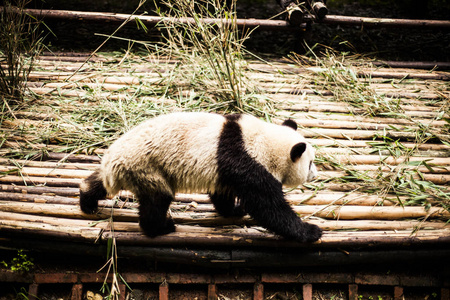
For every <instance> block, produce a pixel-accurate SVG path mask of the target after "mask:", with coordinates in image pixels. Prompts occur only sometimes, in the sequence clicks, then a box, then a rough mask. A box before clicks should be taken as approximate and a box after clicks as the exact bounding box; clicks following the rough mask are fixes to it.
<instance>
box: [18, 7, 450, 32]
mask: <svg viewBox="0 0 450 300" xmlns="http://www.w3.org/2000/svg"><path fill="white" fill-rule="evenodd" d="M23 11H24V13H27V14H30V15H33V16H35V17H37V18H47V19H64V20H76V21H81V20H83V21H92V22H105V23H123V22H133V23H134V21H135V20H136V19H139V20H140V21H141V22H143V23H144V24H146V25H156V24H157V23H159V22H165V23H167V22H168V23H183V24H195V22H196V21H195V20H194V19H193V18H177V19H173V18H166V17H156V16H136V15H129V14H118V13H100V12H82V11H66V10H40V9H24V10H23ZM304 19H305V20H308V21H315V22H317V23H319V24H327V25H347V26H362V27H366V28H392V27H402V28H430V29H450V22H449V21H440V20H409V19H387V18H368V17H352V16H336V15H326V16H324V17H323V18H320V19H317V18H316V17H315V16H314V15H305V16H304ZM201 22H203V23H206V24H220V23H225V24H228V23H230V20H223V19H210V18H204V19H202V20H201ZM235 23H236V25H237V26H238V27H243V28H254V27H259V28H261V29H265V30H280V29H282V30H292V28H294V29H295V28H296V27H293V26H291V25H290V24H289V22H287V21H284V20H283V21H281V20H279V21H278V20H256V19H249V20H246V19H236V20H235ZM298 28H300V27H298Z"/></svg>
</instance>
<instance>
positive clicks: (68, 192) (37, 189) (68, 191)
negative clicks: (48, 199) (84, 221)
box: [0, 184, 80, 197]
mask: <svg viewBox="0 0 450 300" xmlns="http://www.w3.org/2000/svg"><path fill="white" fill-rule="evenodd" d="M0 191H3V192H7V193H20V194H42V195H47V196H54V195H56V196H65V197H78V196H79V195H80V191H79V189H78V188H70V187H62V188H59V187H47V186H17V185H6V184H2V185H0Z"/></svg>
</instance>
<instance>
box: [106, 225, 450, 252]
mask: <svg viewBox="0 0 450 300" xmlns="http://www.w3.org/2000/svg"><path fill="white" fill-rule="evenodd" d="M449 233H450V231H449V230H445V229H444V230H433V231H419V232H417V233H415V234H414V235H411V231H392V232H390V231H382V232H377V231H371V232H368V231H362V232H325V234H324V235H323V236H322V238H321V239H320V240H319V241H318V242H316V243H313V244H309V243H308V244H303V245H302V244H300V243H298V242H295V241H286V240H283V239H282V238H280V237H276V236H274V235H272V234H262V233H253V232H252V233H247V234H245V235H244V234H242V235H237V234H233V235H228V234H215V235H211V234H200V233H197V234H191V233H188V232H180V233H171V234H168V235H165V236H160V237H156V238H147V237H145V236H143V235H142V234H141V233H135V232H116V233H114V234H112V233H110V232H104V233H103V238H102V240H107V239H109V238H112V237H113V236H114V237H115V238H116V240H117V242H118V243H120V244H122V245H172V246H174V245H184V246H185V245H209V246H229V245H239V246H252V247H269V248H272V247H279V246H280V245H283V247H301V246H305V247H309V248H314V247H321V248H322V247H323V248H325V247H356V246H362V247H374V246H388V245H389V246H405V245H410V246H411V245H424V244H430V245H436V244H437V243H442V244H446V243H449V242H450V235H449ZM274 241H276V243H275V242H274Z"/></svg>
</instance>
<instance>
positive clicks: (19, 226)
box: [0, 220, 102, 242]
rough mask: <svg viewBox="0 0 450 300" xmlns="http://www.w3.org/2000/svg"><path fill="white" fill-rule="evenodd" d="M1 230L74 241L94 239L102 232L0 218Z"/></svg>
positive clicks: (100, 230) (91, 240) (92, 229)
mask: <svg viewBox="0 0 450 300" xmlns="http://www.w3.org/2000/svg"><path fill="white" fill-rule="evenodd" d="M0 231H1V232H14V233H16V234H18V233H19V234H26V235H32V236H36V235H43V236H51V237H55V238H64V239H70V240H74V241H80V240H81V241H90V242H94V241H96V240H97V239H98V238H99V237H100V235H101V232H102V229H99V228H89V227H87V228H86V227H75V226H61V225H59V226H53V225H50V224H42V223H33V222H28V221H17V220H14V221H10V220H0Z"/></svg>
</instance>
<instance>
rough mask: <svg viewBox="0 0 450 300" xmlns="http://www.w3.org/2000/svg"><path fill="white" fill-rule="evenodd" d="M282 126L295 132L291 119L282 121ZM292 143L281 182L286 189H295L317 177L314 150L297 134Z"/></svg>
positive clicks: (294, 124)
mask: <svg viewBox="0 0 450 300" xmlns="http://www.w3.org/2000/svg"><path fill="white" fill-rule="evenodd" d="M282 125H283V126H288V127H291V128H292V129H293V130H294V131H296V130H297V123H295V121H294V120H292V119H288V120H286V121H284V122H283V124H282ZM293 143H294V144H293V145H292V146H291V148H290V150H289V159H288V160H289V163H288V164H287V168H286V169H285V174H284V176H283V182H282V183H283V185H284V186H286V187H296V186H298V185H300V184H303V183H305V182H309V181H312V180H314V179H315V178H316V177H317V169H316V166H315V164H314V157H315V150H314V148H313V147H312V146H311V144H309V143H308V142H307V141H306V140H305V138H304V137H303V136H302V135H301V134H300V133H297V132H296V136H295V138H294V139H293Z"/></svg>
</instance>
